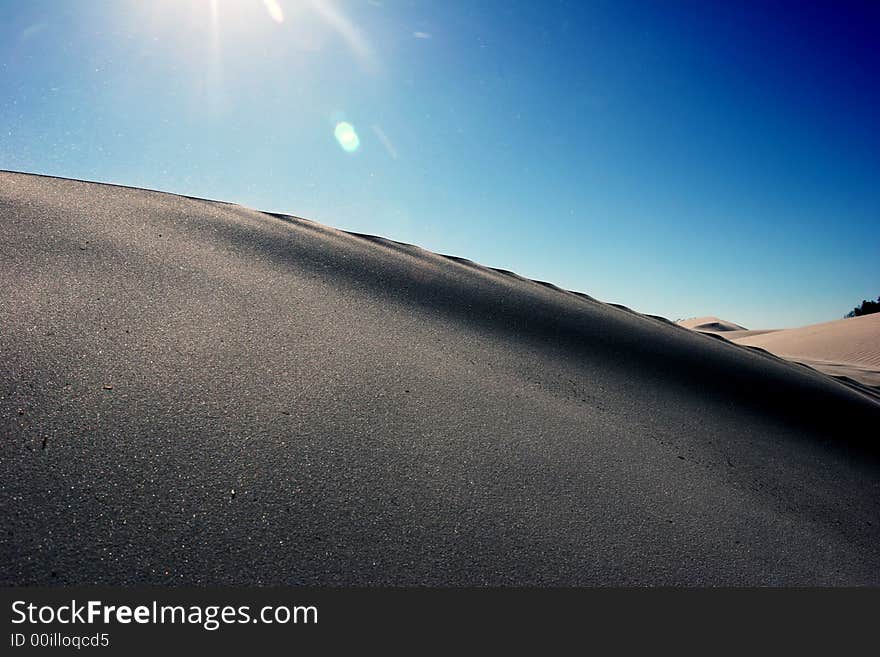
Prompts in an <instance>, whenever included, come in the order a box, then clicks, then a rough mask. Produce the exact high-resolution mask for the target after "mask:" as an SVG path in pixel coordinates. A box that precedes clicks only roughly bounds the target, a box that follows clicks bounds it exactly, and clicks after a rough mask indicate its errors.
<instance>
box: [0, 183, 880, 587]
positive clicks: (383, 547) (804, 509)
mask: <svg viewBox="0 0 880 657" xmlns="http://www.w3.org/2000/svg"><path fill="white" fill-rule="evenodd" d="M0 222H2V231H3V240H2V241H0V275H2V280H3V281H4V283H5V284H4V285H3V286H2V290H0V374H2V377H0V382H2V383H0V385H2V394H0V422H2V424H0V427H2V436H3V448H2V449H3V453H2V459H0V509H2V512H0V513H2V514H3V529H4V531H3V532H2V534H0V563H2V564H3V568H2V570H0V580H2V583H4V584H46V585H52V584H69V583H91V584H117V585H118V584H134V583H143V584H224V583H240V584H323V585H327V584H332V585H342V584H401V585H402V584H429V585H431V584H447V585H485V584H519V585H541V586H543V585H585V584H594V585H602V584H649V585H659V584H684V585H710V584H726V585H735V584H770V585H777V584H779V585H781V584H830V585H836V584H874V585H876V584H880V547H878V546H880V521H878V518H880V514H878V511H880V494H878V493H880V461H878V450H877V447H876V442H875V440H874V434H873V433H870V432H868V431H866V430H865V427H868V426H875V427H876V425H877V422H878V420H880V405H878V404H877V403H876V402H875V401H874V400H872V399H871V398H869V397H868V396H865V395H863V394H860V393H859V392H858V391H856V390H853V389H852V388H850V387H847V386H844V385H842V384H841V383H839V382H837V381H835V380H833V379H831V378H829V377H827V376H824V375H822V374H820V373H818V372H814V371H812V370H810V369H807V368H804V367H800V366H797V365H794V364H792V363H788V362H786V361H784V360H781V359H778V358H776V357H774V356H771V355H769V354H766V353H763V352H760V351H757V350H749V349H744V348H742V347H740V346H737V345H734V344H730V343H728V342H726V341H724V340H721V339H717V338H714V337H712V336H710V335H705V334H700V333H697V332H693V331H686V330H682V329H681V328H680V327H677V326H674V325H672V324H671V323H668V322H666V321H662V320H660V319H657V318H651V317H647V316H643V315H639V314H638V313H635V312H633V311H629V310H627V309H625V308H618V307H614V306H611V305H608V304H604V303H600V302H598V301H595V300H593V299H591V298H589V297H587V296H585V295H578V294H574V293H570V292H566V291H563V290H559V289H558V288H555V287H553V286H550V285H541V284H537V283H535V282H533V281H529V280H527V279H523V278H521V277H519V276H516V275H515V274H511V273H510V272H503V271H497V270H492V269H489V268H486V267H482V266H480V265H477V264H474V263H472V262H470V261H467V260H463V259H460V258H449V257H444V256H441V255H437V254H434V253H430V252H428V251H424V250H422V249H419V248H417V247H414V246H410V245H406V244H399V243H396V242H393V241H390V240H384V239H381V238H377V237H372V236H358V235H352V234H348V233H344V232H341V231H337V230H333V229H331V228H327V227H325V226H322V225H319V224H316V223H313V222H310V221H306V220H303V219H299V218H295V217H290V216H283V215H270V214H266V213H261V212H257V211H254V210H249V209H246V208H243V207H239V206H236V205H232V204H225V203H217V202H208V201H203V200H198V199H191V198H185V197H180V196H174V195H170V194H163V193H158V192H151V191H145V190H137V189H130V188H123V187H115V186H109V185H97V184H91V183H83V182H77V181H70V180H63V179H54V178H46V177H37V176H29V175H21V174H11V173H0Z"/></svg>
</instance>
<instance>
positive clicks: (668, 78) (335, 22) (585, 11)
mask: <svg viewBox="0 0 880 657" xmlns="http://www.w3.org/2000/svg"><path fill="white" fill-rule="evenodd" d="M728 5H730V6H728ZM734 5H735V6H734ZM872 6H873V8H872ZM878 41H880V4H878V3H872V4H865V5H857V4H845V3H828V4H825V5H812V4H810V3H804V2H800V3H784V4H781V3H774V2H762V3H759V4H755V5H752V6H749V5H747V4H744V3H739V2H733V3H721V2H674V1H672V2H653V3H652V2H637V3H628V2H621V1H613V2H586V1H584V2H549V1H548V2H534V1H532V2H515V1H509V2H501V1H498V2H477V1H465V0H461V1H457V2H456V1H449V2H416V1H411V2H403V1H395V0H381V1H380V0H375V1H371V0H363V1H357V2H355V1H352V2H342V1H336V2H332V1H331V0H276V1H275V2H264V1H263V0H216V2H212V1H211V0H152V1H150V0H144V1H142V2H133V1H124V0H115V1H105V2H97V1H94V2H90V1H86V0H81V1H75V2H74V1H71V2H63V1H38V0H29V1H27V2H18V1H5V0H0V168H4V169H12V170H19V171H30V172H38V173H45V174H52V175H60V176H69V177H74V178H85V179H90V180H99V181H107V182H117V183H122V184H126V185H135V186H141V187H149V188H154V189H162V190H167V191H172V192H180V193H185V194H192V195H196V196H203V197H208V198H215V199H222V200H228V201H235V202H238V203H242V204H244V205H248V206H252V207H255V208H258V209H263V210H278V211H284V212H289V213H292V214H297V215H300V216H305V217H309V218H311V219H315V220H317V221H321V222H323V223H326V224H329V225H332V226H336V227H339V228H344V229H350V230H355V231H360V232H369V233H374V234H379V235H383V236H387V237H391V238H394V239H398V240H402V241H407V242H413V243H416V244H419V245H421V246H424V247H426V248H429V249H432V250H435V251H440V252H443V253H451V254H455V255H460V256H463V257H467V258H471V259H473V260H476V261H478V262H481V263H483V264H487V265H491V266H496V267H504V268H508V269H513V270H515V271H517V272H518V273H520V274H523V275H526V276H529V277H532V278H539V279H544V280H549V281H552V282H554V283H556V284H558V285H561V286H563V287H567V288H570V289H575V290H579V291H583V292H586V293H588V294H590V295H593V296H595V297H598V298H600V299H602V300H606V301H612V302H617V303H623V304H626V305H628V306H631V307H633V308H635V309H637V310H640V311H644V312H650V313H656V314H660V315H664V316H666V317H670V318H673V319H675V318H680V317H689V316H695V315H703V314H715V315H719V316H721V317H724V318H727V319H731V320H733V321H736V322H739V323H741V324H744V325H746V326H749V327H769V326H795V325H802V324H807V323H812V322H817V321H824V320H828V319H835V318H838V317H840V316H842V315H843V314H844V313H845V312H847V311H848V310H850V309H851V308H852V307H853V306H854V305H856V304H857V303H858V302H859V301H860V300H861V299H863V298H876V296H877V295H878V294H880V249H878V245H880V131H878V127H880V70H878V69H880V66H878V63H880V55H878V52H877V51H878V45H877V44H878ZM342 121H345V122H348V123H350V124H351V125H352V126H353V127H354V130H355V131H356V133H357V135H358V140H359V146H358V148H357V150H355V151H353V152H347V151H346V150H344V149H343V148H342V147H341V145H340V143H339V142H337V140H336V139H335V137H334V129H335V128H336V126H337V125H338V124H339V123H340V122H342Z"/></svg>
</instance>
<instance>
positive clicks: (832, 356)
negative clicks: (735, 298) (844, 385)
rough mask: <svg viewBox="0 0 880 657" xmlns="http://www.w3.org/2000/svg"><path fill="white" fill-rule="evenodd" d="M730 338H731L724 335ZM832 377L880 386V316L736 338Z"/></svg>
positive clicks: (743, 343)
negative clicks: (839, 376) (847, 378)
mask: <svg viewBox="0 0 880 657" xmlns="http://www.w3.org/2000/svg"><path fill="white" fill-rule="evenodd" d="M725 337H728V336H725ZM734 340H735V341H736V342H737V344H742V345H748V346H752V347H760V348H762V349H766V350H767V351H769V352H772V353H774V354H777V355H779V356H783V357H785V358H788V359H790V360H796V361H799V362H803V363H806V364H808V365H811V366H813V367H816V368H817V369H820V370H823V371H826V372H827V373H829V374H839V375H841V376H849V377H851V378H854V379H855V380H857V381H861V382H862V383H865V384H866V385H872V386H878V387H880V314H874V315H865V316H864V317H852V318H848V319H839V320H836V321H833V322H824V323H822V324H813V325H810V326H804V327H801V328H796V329H785V330H783V331H774V332H772V333H766V334H764V335H752V336H743V337H736V338H734Z"/></svg>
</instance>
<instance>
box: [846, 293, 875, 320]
mask: <svg viewBox="0 0 880 657" xmlns="http://www.w3.org/2000/svg"><path fill="white" fill-rule="evenodd" d="M872 313H880V297H877V300H876V301H867V300H864V299H863V300H862V305H861V306H856V307H855V308H853V309H852V310H850V311H849V312H848V313H847V314H846V315H844V317H861V316H862V315H870V314H872Z"/></svg>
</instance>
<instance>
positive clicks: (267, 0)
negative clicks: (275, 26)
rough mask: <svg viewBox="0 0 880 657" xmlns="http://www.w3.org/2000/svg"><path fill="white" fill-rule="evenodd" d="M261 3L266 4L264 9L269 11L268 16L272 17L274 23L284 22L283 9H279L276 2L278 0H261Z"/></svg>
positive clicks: (279, 6)
mask: <svg viewBox="0 0 880 657" xmlns="http://www.w3.org/2000/svg"><path fill="white" fill-rule="evenodd" d="M263 4H264V5H266V11H268V12H269V16H271V17H272V20H273V21H275V22H276V23H283V22H284V11H283V10H282V9H281V5H279V4H278V0H263Z"/></svg>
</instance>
